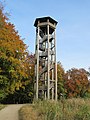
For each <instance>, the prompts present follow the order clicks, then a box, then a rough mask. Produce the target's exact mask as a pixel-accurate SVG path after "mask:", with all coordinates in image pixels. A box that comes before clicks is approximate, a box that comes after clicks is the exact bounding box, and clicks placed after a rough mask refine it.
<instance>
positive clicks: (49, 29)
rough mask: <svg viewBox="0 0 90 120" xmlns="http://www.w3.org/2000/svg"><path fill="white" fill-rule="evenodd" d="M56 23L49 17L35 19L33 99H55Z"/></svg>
mask: <svg viewBox="0 0 90 120" xmlns="http://www.w3.org/2000/svg"><path fill="white" fill-rule="evenodd" d="M56 25H57V21H55V20H54V19H52V18H51V17H42V18H37V19H36V20H35V23H34V26H35V27H36V44H35V84H34V90H35V99H39V98H40V99H45V100H46V99H52V100H54V99H55V100H57V63H56V31H55V30H56Z"/></svg>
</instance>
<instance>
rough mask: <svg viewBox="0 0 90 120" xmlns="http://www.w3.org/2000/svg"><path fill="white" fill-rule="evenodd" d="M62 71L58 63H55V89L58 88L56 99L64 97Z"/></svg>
mask: <svg viewBox="0 0 90 120" xmlns="http://www.w3.org/2000/svg"><path fill="white" fill-rule="evenodd" d="M64 74H65V72H64V69H63V67H62V65H61V63H60V62H58V63H57V80H58V82H57V87H58V99H60V97H61V96H62V95H63V96H65V88H64Z"/></svg>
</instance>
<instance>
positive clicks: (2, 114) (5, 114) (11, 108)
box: [0, 104, 24, 120]
mask: <svg viewBox="0 0 90 120" xmlns="http://www.w3.org/2000/svg"><path fill="white" fill-rule="evenodd" d="M22 106H24V105H23V104H17V105H8V106H7V107H5V108H4V109H2V110H1V111H0V120H19V119H18V110H19V109H20V108H21V107H22Z"/></svg>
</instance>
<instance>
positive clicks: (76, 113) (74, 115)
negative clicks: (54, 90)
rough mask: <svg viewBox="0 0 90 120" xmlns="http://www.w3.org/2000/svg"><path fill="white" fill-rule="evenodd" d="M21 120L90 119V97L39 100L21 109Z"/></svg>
mask: <svg viewBox="0 0 90 120" xmlns="http://www.w3.org/2000/svg"><path fill="white" fill-rule="evenodd" d="M19 115H20V120H90V99H79V98H78V99H67V100H61V101H58V102H54V101H37V102H36V103H35V104H34V105H26V106H24V107H22V108H21V109H20V111H19Z"/></svg>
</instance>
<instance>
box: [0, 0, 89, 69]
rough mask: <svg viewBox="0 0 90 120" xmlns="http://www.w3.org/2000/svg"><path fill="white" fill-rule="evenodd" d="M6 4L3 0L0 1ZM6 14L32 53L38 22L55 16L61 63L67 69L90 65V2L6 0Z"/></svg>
mask: <svg viewBox="0 0 90 120" xmlns="http://www.w3.org/2000/svg"><path fill="white" fill-rule="evenodd" d="M0 1H3V0H0ZM5 11H7V12H9V13H10V14H11V16H10V22H12V23H13V24H14V25H15V27H16V30H18V32H19V34H20V36H21V37H22V38H25V41H24V42H25V43H26V44H27V45H28V46H29V51H30V52H32V53H34V49H35V27H34V26H33V24H34V21H35V19H36V18H37V17H43V16H51V17H52V18H54V19H55V20H56V21H58V24H57V28H56V36H57V61H61V63H62V65H63V67H64V69H65V70H68V69H70V68H72V67H75V68H85V69H88V67H89V66H90V0H6V2H5Z"/></svg>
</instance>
